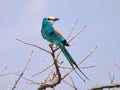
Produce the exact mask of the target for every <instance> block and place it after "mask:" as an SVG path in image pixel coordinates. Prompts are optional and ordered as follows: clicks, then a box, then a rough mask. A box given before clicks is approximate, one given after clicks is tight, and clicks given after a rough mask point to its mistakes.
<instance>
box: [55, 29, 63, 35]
mask: <svg viewBox="0 0 120 90" xmlns="http://www.w3.org/2000/svg"><path fill="white" fill-rule="evenodd" d="M53 32H54V33H55V34H57V35H58V36H62V34H61V33H60V32H59V31H57V30H53Z"/></svg>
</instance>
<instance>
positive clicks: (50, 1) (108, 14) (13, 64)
mask: <svg viewBox="0 0 120 90" xmlns="http://www.w3.org/2000/svg"><path fill="white" fill-rule="evenodd" d="M45 16H55V17H58V18H59V19H60V20H59V21H57V22H56V23H55V24H54V27H55V28H56V29H57V30H59V31H60V32H61V33H62V34H63V36H64V37H67V35H68V33H69V32H70V30H71V28H72V26H73V24H74V22H75V21H76V20H77V19H78V20H79V23H78V25H77V26H76V28H75V32H74V33H73V35H74V34H75V33H77V32H78V31H79V30H80V29H81V28H82V27H84V25H86V26H87V28H86V29H85V31H84V32H82V33H81V35H80V36H79V38H77V39H76V42H75V44H74V45H72V46H71V47H70V48H68V50H69V52H70V53H71V55H72V56H73V58H75V60H76V62H79V61H80V60H82V58H84V57H85V56H86V55H87V54H88V53H89V52H90V51H91V50H92V49H93V48H94V47H95V46H96V45H99V48H98V49H97V50H96V51H95V52H94V53H93V54H92V56H91V57H90V58H89V59H88V60H86V61H85V62H84V63H82V64H81V66H90V65H95V66H96V67H95V68H93V69H82V70H83V72H84V73H86V74H87V76H88V77H89V78H90V80H91V81H88V82H87V83H83V82H82V80H80V79H78V78H79V77H78V76H77V75H76V74H75V73H74V72H73V73H72V74H71V76H72V77H74V82H75V83H76V85H77V87H78V88H79V89H81V88H82V89H83V90H86V89H88V88H90V87H92V86H94V85H95V84H96V83H97V82H98V81H99V79H100V85H102V84H107V83H109V78H108V77H109V76H108V73H107V69H108V70H110V72H111V75H114V76H115V81H114V82H115V83H120V76H119V75H120V70H118V68H117V67H116V66H115V65H114V63H117V64H119V65H120V40H119V39H120V0H59V1H57V0H1V1H0V32H1V33H0V43H1V44H0V71H1V70H2V69H3V68H4V67H5V66H7V67H8V69H7V70H6V71H5V72H4V73H7V72H16V71H20V70H22V68H23V66H24V65H25V63H26V61H27V59H28V57H29V54H30V51H31V50H33V51H34V53H33V56H32V61H31V62H30V65H29V67H30V68H29V69H28V70H27V71H26V72H25V75H24V76H25V77H28V78H30V79H33V80H36V81H40V80H41V78H44V76H42V75H39V76H37V77H35V78H32V77H31V75H32V74H34V73H36V72H39V71H41V70H42V69H43V68H45V67H46V64H45V63H47V64H48V65H49V63H52V60H51V56H49V55H48V54H46V53H45V52H43V51H41V50H39V49H37V48H34V47H32V46H27V45H24V44H22V43H20V42H18V41H16V38H20V39H22V40H25V41H28V42H31V43H34V44H36V45H39V46H41V47H44V48H46V49H49V47H48V42H47V41H45V40H44V39H43V38H42V37H41V34H40V29H41V22H42V19H43V18H44V17H45ZM63 59H64V65H66V66H68V65H69V63H68V62H67V60H66V59H65V58H64V57H63ZM16 79H17V77H16V76H15V75H10V76H7V77H4V78H3V77H0V89H1V85H2V82H4V86H5V90H9V89H7V88H9V87H12V86H13V84H14V81H15V80H16ZM66 79H68V80H69V78H66ZM7 86H8V87H7ZM22 87H23V88H25V82H24V80H21V82H19V84H18V85H17V89H16V90H21V88H22ZM36 87H38V86H35V85H32V86H30V87H26V88H25V90H30V89H31V90H35V88H36ZM56 88H57V90H58V88H59V89H62V88H63V89H64V90H66V89H68V88H71V87H70V86H68V85H67V84H65V83H62V84H61V85H59V86H57V87H56ZM69 90H71V89H69Z"/></svg>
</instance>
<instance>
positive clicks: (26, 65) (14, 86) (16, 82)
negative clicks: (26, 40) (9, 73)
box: [11, 51, 33, 90]
mask: <svg viewBox="0 0 120 90" xmlns="http://www.w3.org/2000/svg"><path fill="white" fill-rule="evenodd" d="M32 53H33V51H31V53H30V57H29V59H28V61H27V63H26V64H25V67H24V68H23V70H22V72H21V73H20V76H19V77H18V79H17V80H16V81H15V84H14V85H13V87H12V89H11V90H14V89H15V88H16V86H17V84H18V82H19V81H20V79H21V78H22V76H23V75H24V73H25V71H26V69H27V67H28V65H29V63H30V61H31V57H32Z"/></svg>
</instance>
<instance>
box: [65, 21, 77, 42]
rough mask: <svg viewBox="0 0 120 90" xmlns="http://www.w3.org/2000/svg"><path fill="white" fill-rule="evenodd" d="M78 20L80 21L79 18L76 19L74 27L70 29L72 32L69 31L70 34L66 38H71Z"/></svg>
mask: <svg viewBox="0 0 120 90" xmlns="http://www.w3.org/2000/svg"><path fill="white" fill-rule="evenodd" d="M78 21H79V20H76V21H75V23H74V25H73V27H72V29H71V30H70V32H69V34H68V36H67V38H66V40H68V39H69V38H70V36H71V34H72V32H73V31H74V30H75V27H76V25H77V24H78Z"/></svg>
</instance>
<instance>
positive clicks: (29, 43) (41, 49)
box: [16, 38, 51, 54]
mask: <svg viewBox="0 0 120 90" xmlns="http://www.w3.org/2000/svg"><path fill="white" fill-rule="evenodd" d="M16 40H17V41H20V42H22V43H24V44H27V45H30V46H34V47H36V48H39V49H41V50H43V51H45V52H47V53H49V54H51V52H50V51H48V50H46V49H44V48H42V47H40V46H38V45H35V44H32V43H28V42H26V41H23V40H20V39H18V38H17V39H16Z"/></svg>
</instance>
